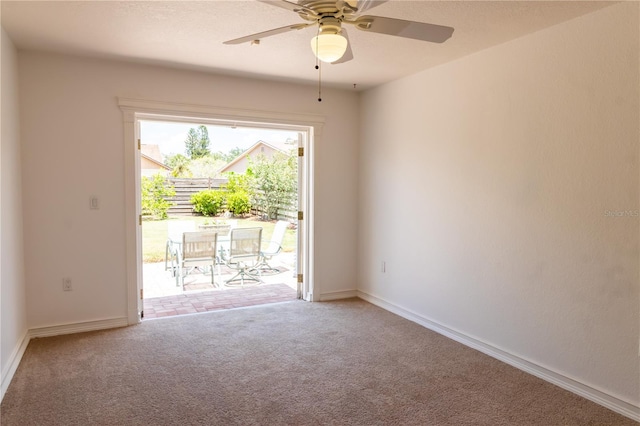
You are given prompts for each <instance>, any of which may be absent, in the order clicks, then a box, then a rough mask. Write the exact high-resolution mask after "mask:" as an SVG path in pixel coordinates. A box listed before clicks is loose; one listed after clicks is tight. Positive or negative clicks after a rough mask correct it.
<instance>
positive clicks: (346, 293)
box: [320, 290, 358, 302]
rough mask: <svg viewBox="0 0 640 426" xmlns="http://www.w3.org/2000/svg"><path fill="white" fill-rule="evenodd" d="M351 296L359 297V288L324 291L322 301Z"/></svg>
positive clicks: (321, 296)
mask: <svg viewBox="0 0 640 426" xmlns="http://www.w3.org/2000/svg"><path fill="white" fill-rule="evenodd" d="M351 297H358V290H343V291H332V292H329V293H322V294H321V295H320V301H321V302H328V301H330V300H338V299H349V298H351Z"/></svg>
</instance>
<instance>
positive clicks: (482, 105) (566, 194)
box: [358, 2, 640, 406]
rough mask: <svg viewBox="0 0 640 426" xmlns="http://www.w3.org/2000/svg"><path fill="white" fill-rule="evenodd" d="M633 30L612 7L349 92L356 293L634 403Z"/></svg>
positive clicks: (633, 11)
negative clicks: (354, 125)
mask: <svg viewBox="0 0 640 426" xmlns="http://www.w3.org/2000/svg"><path fill="white" fill-rule="evenodd" d="M638 30H639V28H638V3H637V2H632V3H626V4H620V5H614V6H610V7H607V8H605V9H603V10H601V11H598V12H595V13H593V14H590V15H586V16H583V17H580V18H578V19H575V20H572V21H570V22H568V23H565V24H562V25H559V26H555V27H552V28H549V29H547V30H544V31H540V32H538V33H535V34H532V35H529V36H527V37H523V38H521V39H518V40H514V41H512V42H509V43H506V44H503V45H500V46H497V47H494V48H491V49H489V50H485V51H482V52H479V53H477V54H475V55H472V56H469V57H466V58H463V59H461V60H458V61H455V62H452V63H449V64H446V65H443V66H440V67H437V68H434V69H431V70H427V71H424V72H422V73H420V74H417V75H414V76H411V77H408V78H404V79H402V80H399V81H395V82H392V83H390V84H387V85H384V86H381V87H379V88H376V89H373V90H370V91H368V92H366V93H365V94H364V95H363V96H362V99H361V103H360V108H361V140H360V144H361V147H362V151H361V156H360V174H359V188H360V191H359V192H360V195H359V212H360V213H359V218H360V226H359V276H358V281H359V284H358V286H359V287H358V288H359V290H361V291H362V292H363V293H365V294H369V295H373V296H375V297H377V298H379V299H380V300H382V301H386V302H388V303H390V304H392V305H395V306H396V307H399V308H401V309H403V310H405V311H406V312H413V313H416V314H418V315H419V316H421V317H422V318H426V319H430V320H433V321H435V322H437V323H439V324H442V325H444V326H446V327H448V328H450V329H453V330H456V331H458V332H461V333H463V334H465V335H466V336H469V337H472V338H475V339H478V340H480V341H482V342H486V343H488V344H490V345H492V346H493V347H495V348H498V349H502V350H504V351H506V352H508V353H510V354H512V355H515V356H517V357H520V358H522V359H524V360H529V361H531V362H533V363H535V364H537V365H539V366H542V367H545V368H547V369H550V370H552V371H555V372H558V373H560V374H562V375H565V376H567V377H569V378H573V379H575V380H577V381H579V382H581V383H582V384H585V385H588V386H590V387H592V388H595V389H598V390H601V391H604V392H605V393H607V394H609V395H611V396H614V397H616V398H619V399H621V400H623V401H626V402H630V403H632V404H634V405H635V406H638V405H639V402H640V399H639V398H640V397H639V395H640V385H639V377H640V371H639V362H638V361H639V360H638V337H639V335H640V331H639V324H638V322H639V315H640V311H639V291H638V286H639V268H638V263H639V257H640V253H639V244H638V236H639V218H638V216H637V212H638V209H639V208H640V205H639V202H638V190H639V185H638V176H639V169H638V147H639V144H638V140H639V131H638V123H639V111H640V109H639V105H638V99H639V73H638V65H639V60H638V51H639V48H640V46H639V44H638V34H639V31H638ZM454 37H455V34H454ZM607 211H614V212H625V211H630V212H631V215H630V216H629V215H625V213H622V214H623V216H622V217H610V216H607V214H606V212H607ZM383 260H384V261H386V262H387V272H386V273H385V274H383V273H381V267H380V262H381V261H383Z"/></svg>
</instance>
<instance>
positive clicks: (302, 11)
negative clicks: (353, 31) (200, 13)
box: [224, 0, 453, 64]
mask: <svg viewBox="0 0 640 426" xmlns="http://www.w3.org/2000/svg"><path fill="white" fill-rule="evenodd" d="M258 1H260V2H262V3H267V4H270V5H272V6H276V7H281V8H283V9H287V10H290V11H292V12H295V13H297V14H298V15H299V16H300V17H301V18H302V19H303V20H305V21H307V22H305V23H299V24H292V25H287V26H286V27H280V28H275V29H272V30H269V31H263V32H260V33H256V34H252V35H249V36H246V37H240V38H236V39H234V40H229V41H225V42H224V44H240V43H246V42H252V43H259V40H260V39H262V38H265V37H270V36H273V35H276V34H282V33H285V32H288V31H293V30H301V29H303V28H307V27H310V26H313V25H317V26H318V35H316V36H315V37H313V38H312V39H311V49H312V50H313V53H314V54H315V55H316V57H317V58H318V59H319V60H321V61H323V62H329V63H333V64H339V63H343V62H347V61H350V60H352V59H353V52H352V51H351V46H350V45H349V41H348V36H347V31H346V29H344V28H342V25H343V24H349V25H353V26H354V27H356V28H357V29H358V30H361V31H365V32H372V33H379V34H388V35H394V36H398V37H405V38H412V39H415V40H423V41H429V42H432V43H442V42H444V41H446V40H447V39H448V38H449V37H451V35H452V34H453V28H452V27H446V26H442V25H435V24H427V23H423V22H415V21H405V20H402V19H394V18H385V17H382V16H372V15H360V13H362V12H364V11H366V10H368V9H371V8H373V7H376V6H378V5H379V4H382V3H385V2H386V1H387V0H300V2H299V3H294V2H293V1H288V0H258Z"/></svg>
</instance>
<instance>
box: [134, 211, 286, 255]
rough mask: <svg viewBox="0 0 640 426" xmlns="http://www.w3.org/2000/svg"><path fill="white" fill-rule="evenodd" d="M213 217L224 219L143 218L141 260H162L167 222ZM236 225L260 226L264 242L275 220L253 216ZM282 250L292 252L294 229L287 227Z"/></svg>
mask: <svg viewBox="0 0 640 426" xmlns="http://www.w3.org/2000/svg"><path fill="white" fill-rule="evenodd" d="M215 219H219V220H224V218H210V217H204V216H186V217H185V216H182V217H179V218H169V219H167V220H145V221H143V222H142V261H143V262H144V263H151V262H163V261H164V254H165V252H164V250H165V244H166V242H167V223H168V222H169V221H171V220H193V221H194V222H196V224H204V223H205V221H208V222H213V221H214V220H215ZM234 220H238V227H242V228H249V227H253V226H260V227H262V240H263V241H264V242H265V244H264V245H263V247H264V246H266V242H268V241H269V240H270V239H271V234H273V228H274V227H275V224H276V222H275V221H262V220H257V219H253V218H249V219H236V218H234ZM282 250H283V251H285V252H293V251H295V250H296V230H295V229H287V232H286V233H285V234H284V241H283V242H282Z"/></svg>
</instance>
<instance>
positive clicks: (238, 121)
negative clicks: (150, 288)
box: [118, 97, 325, 325]
mask: <svg viewBox="0 0 640 426" xmlns="http://www.w3.org/2000/svg"><path fill="white" fill-rule="evenodd" d="M118 106H119V107H120V109H121V110H122V117H123V130H124V156H125V158H124V173H125V176H124V178H125V179H124V182H125V232H126V233H125V242H126V246H125V257H126V282H127V321H128V323H129V324H130V325H131V324H137V323H139V322H140V321H141V315H140V314H141V312H142V308H143V306H142V303H143V302H142V298H141V297H140V296H141V290H142V250H141V247H142V232H141V229H142V226H141V222H140V211H141V208H140V150H139V147H138V139H139V125H138V123H139V120H142V119H147V120H149V119H155V120H162V121H179V122H197V123H201V122H204V123H205V124H209V123H210V124H222V125H237V126H241V127H257V128H265V129H268V128H274V129H285V130H293V131H298V132H301V133H305V134H306V137H303V138H302V139H303V144H304V145H305V146H304V147H303V148H304V156H303V157H302V158H301V159H300V160H301V163H302V164H303V165H304V170H303V173H302V175H303V176H302V182H300V181H299V182H298V187H299V191H302V192H303V194H304V197H301V198H302V200H300V201H299V202H300V204H301V207H302V211H303V220H302V221H299V222H298V232H303V234H302V235H303V237H302V241H303V244H302V247H299V248H298V250H299V253H300V252H301V253H302V256H299V257H300V258H301V259H300V260H301V264H302V271H299V272H298V273H301V274H303V275H302V283H301V286H302V296H303V298H304V300H308V301H318V300H319V295H320V291H319V289H318V288H315V280H314V265H313V264H314V262H313V258H314V252H313V248H314V226H313V224H314V204H313V200H314V192H313V189H314V151H315V149H314V147H315V144H316V143H319V142H320V140H321V137H322V128H323V126H324V122H325V118H324V117H323V116H320V115H314V114H298V113H282V112H272V111H256V110H244V109H232V108H223V107H215V106H207V105H189V104H181V103H171V102H162V101H154V100H145V99H131V98H122V97H120V98H118Z"/></svg>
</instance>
